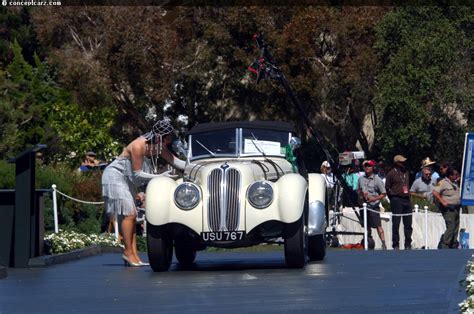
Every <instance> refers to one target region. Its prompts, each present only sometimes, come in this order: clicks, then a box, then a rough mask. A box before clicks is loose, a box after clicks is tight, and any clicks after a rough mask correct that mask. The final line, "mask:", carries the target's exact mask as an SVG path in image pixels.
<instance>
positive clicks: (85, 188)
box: [0, 160, 104, 234]
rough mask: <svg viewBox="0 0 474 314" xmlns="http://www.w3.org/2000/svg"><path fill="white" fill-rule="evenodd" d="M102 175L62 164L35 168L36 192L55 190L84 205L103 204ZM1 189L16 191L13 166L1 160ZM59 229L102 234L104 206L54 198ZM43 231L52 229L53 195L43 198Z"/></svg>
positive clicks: (98, 172)
mask: <svg viewBox="0 0 474 314" xmlns="http://www.w3.org/2000/svg"><path fill="white" fill-rule="evenodd" d="M101 175H102V172H100V171H97V172H95V171H94V172H90V173H80V172H78V171H77V170H76V169H71V168H70V167H68V166H67V165H65V164H56V165H42V164H37V165H36V182H35V188H36V189H51V186H52V185H53V184H56V186H57V189H58V190H59V191H61V192H63V193H64V194H66V195H69V196H72V197H74V198H77V199H80V200H84V201H94V202H97V201H102V193H101V184H100V181H101ZM0 188H1V189H14V188H15V164H11V163H7V162H6V161H3V160H0ZM57 201H58V220H59V225H60V228H62V229H64V230H75V231H78V232H82V233H86V234H93V233H96V234H97V233H99V232H100V231H101V220H102V214H103V211H104V206H103V205H92V204H83V203H79V202H76V201H73V200H70V199H68V198H65V197H64V196H62V195H59V194H58V195H57ZM44 225H45V230H53V229H54V219H53V201H52V193H51V194H50V195H49V196H48V194H46V195H45V197H44Z"/></svg>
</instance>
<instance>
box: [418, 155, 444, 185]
mask: <svg viewBox="0 0 474 314" xmlns="http://www.w3.org/2000/svg"><path fill="white" fill-rule="evenodd" d="M435 164H436V161H433V160H431V159H430V157H426V158H425V159H423V160H422V161H421V167H420V171H418V172H417V173H416V175H415V179H418V178H421V176H422V175H423V171H422V170H423V168H425V167H429V168H430V170H431V178H432V179H433V181H434V182H436V181H437V180H438V178H439V173H438V172H436V171H435V170H434V167H433V166H434V165H435Z"/></svg>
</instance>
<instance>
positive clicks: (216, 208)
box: [208, 167, 240, 231]
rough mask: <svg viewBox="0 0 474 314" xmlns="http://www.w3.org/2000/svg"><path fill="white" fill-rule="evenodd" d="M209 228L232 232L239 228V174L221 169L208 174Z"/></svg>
mask: <svg viewBox="0 0 474 314" xmlns="http://www.w3.org/2000/svg"><path fill="white" fill-rule="evenodd" d="M208 187H209V206H208V219H209V228H210V229H211V230H212V231H234V230H238V229H237V228H238V227H239V214H240V202H239V194H240V173H239V171H238V170H236V169H234V168H228V167H221V168H219V169H214V170H212V171H211V173H210V174H209V178H208Z"/></svg>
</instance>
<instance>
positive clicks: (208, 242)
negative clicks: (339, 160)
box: [145, 121, 327, 271]
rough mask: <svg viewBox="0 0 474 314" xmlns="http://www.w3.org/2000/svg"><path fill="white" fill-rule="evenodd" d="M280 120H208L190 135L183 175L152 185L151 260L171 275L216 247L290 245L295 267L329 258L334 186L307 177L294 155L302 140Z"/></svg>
mask: <svg viewBox="0 0 474 314" xmlns="http://www.w3.org/2000/svg"><path fill="white" fill-rule="evenodd" d="M293 134H294V129H293V127H292V125H291V124H289V123H286V122H275V121H243V122H222V123H203V124H199V125H197V126H196V127H194V128H192V129H191V130H190V131H189V132H188V143H189V149H188V151H187V163H186V168H185V170H184V176H183V178H180V179H178V180H174V179H172V178H169V177H165V176H163V177H158V178H155V179H153V180H151V181H150V183H149V184H148V186H147V191H146V195H147V208H146V215H145V216H146V220H147V245H148V258H149V262H150V265H151V267H152V269H153V270H154V271H167V270H168V269H169V267H170V265H171V261H172V256H173V248H174V251H175V254H176V258H177V260H178V262H179V263H180V264H183V265H189V264H192V263H193V262H194V259H195V257H196V251H197V250H202V249H205V248H206V247H208V246H214V247H224V248H236V247H244V246H251V245H257V244H260V243H269V242H275V241H276V240H277V239H279V240H280V242H281V241H283V242H284V249H285V261H286V264H287V265H288V266H289V267H292V268H301V267H304V265H305V264H306V262H307V261H308V260H321V259H323V258H324V256H325V254H326V241H325V230H326V217H327V213H326V210H327V208H326V183H325V180H324V178H323V177H322V176H321V175H320V174H308V175H306V176H303V175H302V174H300V173H299V172H298V165H297V164H296V162H295V157H293V154H292V152H293V150H294V149H295V147H296V146H298V145H299V143H301V142H300V140H299V139H298V138H296V137H294V135H293Z"/></svg>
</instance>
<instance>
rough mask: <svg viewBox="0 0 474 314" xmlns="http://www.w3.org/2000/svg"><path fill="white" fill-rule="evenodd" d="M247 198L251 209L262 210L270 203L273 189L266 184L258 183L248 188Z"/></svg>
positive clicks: (263, 182)
mask: <svg viewBox="0 0 474 314" xmlns="http://www.w3.org/2000/svg"><path fill="white" fill-rule="evenodd" d="M247 196H248V199H249V202H250V204H252V206H253V207H255V208H258V209H262V208H265V207H268V206H270V204H271V203H272V201H273V188H272V186H271V185H270V184H269V183H268V182H265V181H258V182H255V183H254V184H252V185H251V186H250V187H249V190H248V194H247Z"/></svg>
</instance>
